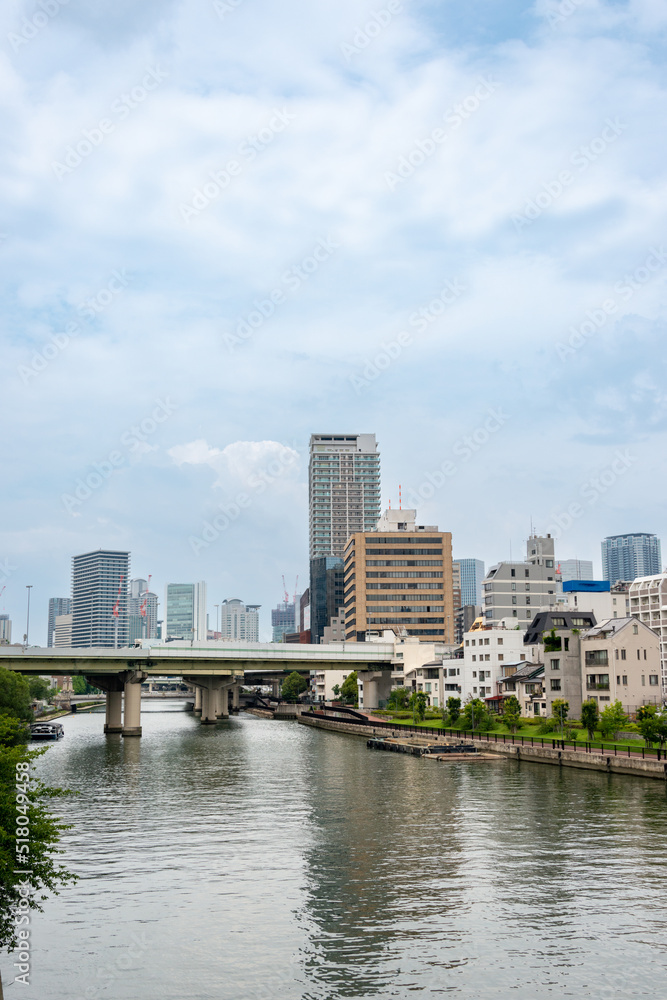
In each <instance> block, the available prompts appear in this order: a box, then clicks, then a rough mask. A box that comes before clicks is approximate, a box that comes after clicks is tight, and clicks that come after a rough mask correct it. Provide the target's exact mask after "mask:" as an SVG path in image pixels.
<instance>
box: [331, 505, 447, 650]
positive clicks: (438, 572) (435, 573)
mask: <svg viewBox="0 0 667 1000" xmlns="http://www.w3.org/2000/svg"><path fill="white" fill-rule="evenodd" d="M415 517H416V511H414V510H388V511H386V512H385V513H384V514H383V516H382V517H381V518H380V520H379V521H378V523H377V528H376V529H375V531H366V532H355V533H354V534H353V535H352V536H351V537H350V539H349V540H348V542H347V545H346V546H345V555H344V560H345V585H344V598H343V599H344V604H345V632H346V639H347V640H348V641H349V640H357V641H363V640H365V639H366V638H367V633H373V632H378V631H382V630H383V629H389V628H391V629H393V630H394V631H395V632H397V633H403V634H406V635H409V636H415V637H416V638H418V639H420V640H421V641H422V642H446V643H451V642H453V641H454V601H453V586H452V536H451V533H450V532H448V531H438V528H437V527H434V526H433V525H418V524H416V521H415ZM403 630H404V631H403Z"/></svg>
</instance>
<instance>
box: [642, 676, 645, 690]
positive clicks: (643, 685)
mask: <svg viewBox="0 0 667 1000" xmlns="http://www.w3.org/2000/svg"><path fill="white" fill-rule="evenodd" d="M642 687H646V678H645V677H644V675H643V674H642Z"/></svg>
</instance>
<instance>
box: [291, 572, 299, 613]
mask: <svg viewBox="0 0 667 1000" xmlns="http://www.w3.org/2000/svg"><path fill="white" fill-rule="evenodd" d="M298 592H299V574H298V573H297V577H296V580H295V581H294V599H293V601H292V603H293V605H294V607H296V595H297V594H298Z"/></svg>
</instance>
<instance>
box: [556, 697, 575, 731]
mask: <svg viewBox="0 0 667 1000" xmlns="http://www.w3.org/2000/svg"><path fill="white" fill-rule="evenodd" d="M569 711H570V703H569V701H565V700H564V699H563V698H554V700H553V701H552V702H551V715H552V718H553V719H555V721H556V722H557V723H558V725H559V726H560V731H561V733H562V732H563V727H564V726H565V723H566V722H567V714H568V712H569Z"/></svg>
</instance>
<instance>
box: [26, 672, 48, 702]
mask: <svg viewBox="0 0 667 1000" xmlns="http://www.w3.org/2000/svg"><path fill="white" fill-rule="evenodd" d="M26 680H27V681H28V687H29V689H30V697H31V698H32V699H33V701H46V699H47V698H48V696H49V694H50V692H51V685H50V684H49V683H48V682H47V681H45V680H44V678H43V677H35V676H34V675H33V676H32V677H27V678H26Z"/></svg>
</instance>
